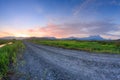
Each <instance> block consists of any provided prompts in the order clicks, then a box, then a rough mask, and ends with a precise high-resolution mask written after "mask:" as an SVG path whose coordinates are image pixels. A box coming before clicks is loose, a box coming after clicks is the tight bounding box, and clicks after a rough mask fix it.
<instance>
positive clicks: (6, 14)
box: [0, 0, 120, 39]
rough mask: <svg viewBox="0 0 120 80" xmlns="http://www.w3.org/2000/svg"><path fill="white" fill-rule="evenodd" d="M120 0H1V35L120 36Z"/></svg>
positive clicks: (116, 37)
mask: <svg viewBox="0 0 120 80" xmlns="http://www.w3.org/2000/svg"><path fill="white" fill-rule="evenodd" d="M119 17H120V0H0V37H6V36H15V37H44V36H45V37H46V36H47V37H57V38H63V37H64V38H65V37H71V36H74V37H87V36H90V35H100V36H102V37H104V38H107V39H120V22H119V21H120V18H119Z"/></svg>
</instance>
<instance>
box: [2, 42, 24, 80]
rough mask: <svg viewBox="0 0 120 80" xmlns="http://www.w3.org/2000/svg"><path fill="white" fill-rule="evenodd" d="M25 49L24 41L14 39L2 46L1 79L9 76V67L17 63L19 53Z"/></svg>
mask: <svg viewBox="0 0 120 80" xmlns="http://www.w3.org/2000/svg"><path fill="white" fill-rule="evenodd" d="M23 49H24V44H23V43H22V41H16V40H13V41H12V44H7V45H6V46H4V47H2V48H0V80H1V79H2V77H5V76H7V72H8V71H9V67H10V65H11V64H12V65H13V64H15V63H16V59H17V53H19V52H20V51H21V50H23Z"/></svg>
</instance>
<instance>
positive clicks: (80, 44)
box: [30, 40, 120, 53]
mask: <svg viewBox="0 0 120 80" xmlns="http://www.w3.org/2000/svg"><path fill="white" fill-rule="evenodd" d="M30 41H31V42H34V43H37V44H43V45H49V46H55V47H62V48H68V49H76V50H84V51H89V52H100V53H120V42H117V41H76V40H30Z"/></svg>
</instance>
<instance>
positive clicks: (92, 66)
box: [13, 42, 120, 80]
mask: <svg viewBox="0 0 120 80" xmlns="http://www.w3.org/2000/svg"><path fill="white" fill-rule="evenodd" d="M24 44H25V45H26V50H25V53H24V54H23V57H22V58H21V59H20V60H18V65H17V66H16V70H17V73H16V74H17V78H16V79H15V80H120V55H112V54H95V53H88V52H84V51H76V50H67V49H62V48H55V47H50V46H43V45H36V44H33V43H28V42H25V43H24ZM13 80H14V79H13Z"/></svg>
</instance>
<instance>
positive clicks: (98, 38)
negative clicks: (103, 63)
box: [62, 35, 106, 41]
mask: <svg viewBox="0 0 120 80" xmlns="http://www.w3.org/2000/svg"><path fill="white" fill-rule="evenodd" d="M62 39H67V40H99V41H101V40H106V39H104V38H102V37H101V36H100V35H94V36H89V37H83V38H78V37H68V38H62Z"/></svg>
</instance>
